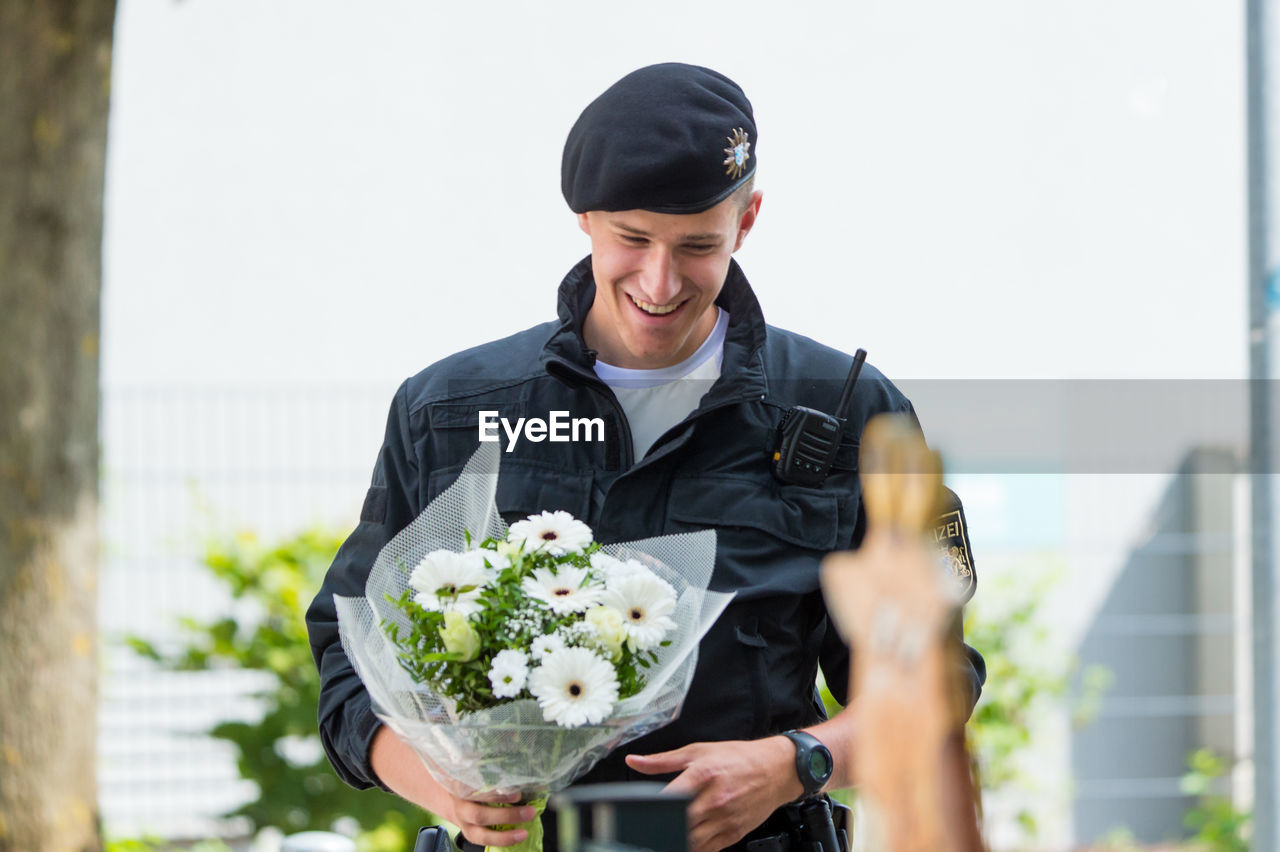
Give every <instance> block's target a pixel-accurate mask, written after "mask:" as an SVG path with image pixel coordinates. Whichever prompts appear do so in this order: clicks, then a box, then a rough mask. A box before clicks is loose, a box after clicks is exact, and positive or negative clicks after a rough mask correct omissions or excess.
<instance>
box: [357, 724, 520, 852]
mask: <svg viewBox="0 0 1280 852" xmlns="http://www.w3.org/2000/svg"><path fill="white" fill-rule="evenodd" d="M369 763H370V764H371V765H372V766H373V771H374V772H375V773H377V775H378V778H379V779H381V780H382V783H384V784H386V785H387V786H388V787H390V788H391V789H392V790H394V791H395V793H396V795H398V796H400V797H401V798H402V799H406V800H407V801H410V802H413V803H414V804H415V805H418V806H419V807H422V808H426V809H427V810H429V811H431V813H433V814H435V815H436V816H438V817H440V818H441V819H444V820H447V821H449V822H451V823H453V824H454V825H456V826H458V828H459V829H461V830H462V834H463V836H464V837H466V838H467V840H470V841H471V842H472V843H477V844H479V845H481V846H512V845H514V844H516V843H519V842H520V841H522V840H524V839H525V838H526V837H528V834H529V833H528V832H527V831H525V830H524V829H523V828H516V829H508V830H506V831H496V830H494V829H493V828H492V826H495V825H511V824H513V823H521V822H528V821H529V820H531V819H533V818H534V817H535V816H537V812H536V811H535V810H534V809H533V808H532V807H531V806H525V807H521V808H504V807H494V806H493V804H494V803H498V802H501V803H506V804H512V803H514V802H517V801H519V799H520V795H519V794H518V793H511V794H508V795H497V794H492V795H488V796H484V797H480V798H476V799H462V798H459V797H457V796H455V795H453V794H452V793H450V792H449V791H448V790H446V789H445V788H444V787H442V786H441V785H440V783H439V782H437V781H436V780H435V779H434V778H432V777H431V774H430V773H429V772H427V770H426V768H425V767H424V766H423V765H422V762H421V761H420V760H418V756H417V755H416V754H414V753H413V749H411V748H409V746H407V745H406V744H405V743H404V742H403V741H402V740H401V739H400V738H399V737H397V736H396V735H395V732H394V731H392V730H391V729H390V728H388V727H386V726H385V725H384V726H383V727H381V728H379V729H378V732H377V733H376V734H374V736H373V744H372V745H371V746H370V747H369Z"/></svg>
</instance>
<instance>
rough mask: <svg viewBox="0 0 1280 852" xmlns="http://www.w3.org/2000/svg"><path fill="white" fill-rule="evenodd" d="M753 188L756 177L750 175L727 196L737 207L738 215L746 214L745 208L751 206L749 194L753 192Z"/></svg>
mask: <svg viewBox="0 0 1280 852" xmlns="http://www.w3.org/2000/svg"><path fill="white" fill-rule="evenodd" d="M755 186H756V176H755V175H752V176H751V177H749V178H747V179H746V181H745V182H744V183H743V184H742V186H740V187H738V188H737V189H735V190H734V191H733V194H732V195H730V196H729V200H730V201H732V202H733V203H734V204H736V205H737V206H738V215H742V214H743V213H745V212H747V208H748V207H749V206H751V193H752V192H754V191H755Z"/></svg>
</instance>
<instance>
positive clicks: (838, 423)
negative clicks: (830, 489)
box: [773, 349, 867, 485]
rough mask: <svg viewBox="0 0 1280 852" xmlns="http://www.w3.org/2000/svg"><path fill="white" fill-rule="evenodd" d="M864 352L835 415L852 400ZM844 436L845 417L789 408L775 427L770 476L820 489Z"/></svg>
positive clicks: (846, 383) (856, 357)
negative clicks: (776, 428) (776, 429)
mask: <svg viewBox="0 0 1280 852" xmlns="http://www.w3.org/2000/svg"><path fill="white" fill-rule="evenodd" d="M865 360H867V350H865V349H859V350H858V351H857V352H856V353H854V356H853V366H852V367H851V368H850V369H849V375H848V377H846V378H845V380H844V390H843V391H841V392H840V404H839V407H837V408H836V411H837V412H839V413H840V415H843V414H844V412H845V409H847V408H848V407H849V402H850V400H852V399H853V386H854V385H855V384H856V383H857V381H858V374H859V373H861V372H862V362H863V361H865ZM842 434H844V417H843V416H837V415H831V414H827V413H826V412H825V411H818V410H816V409H813V408H806V407H805V406H803V405H795V406H792V407H791V409H790V410H789V411H787V413H786V415H784V416H783V418H782V422H781V423H779V424H778V444H777V447H776V448H775V449H774V452H773V475H774V476H776V477H777V478H778V479H779V480H780V481H781V482H785V483H787V484H789V485H821V484H822V482H823V480H825V479H826V478H827V474H828V473H830V472H831V463H832V462H833V461H835V458H836V451H837V450H838V449H840V436H841V435H842Z"/></svg>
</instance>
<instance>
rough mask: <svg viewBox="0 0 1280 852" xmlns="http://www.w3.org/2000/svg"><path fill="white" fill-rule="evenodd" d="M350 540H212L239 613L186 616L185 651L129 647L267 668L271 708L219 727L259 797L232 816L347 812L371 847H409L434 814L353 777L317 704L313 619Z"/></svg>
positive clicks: (263, 694) (266, 819)
mask: <svg viewBox="0 0 1280 852" xmlns="http://www.w3.org/2000/svg"><path fill="white" fill-rule="evenodd" d="M341 543H342V537H341V536H339V535H337V534H335V533H332V532H327V531H322V530H317V529H312V530H307V531H304V532H302V533H301V534H299V535H297V536H295V537H293V538H290V539H287V540H284V541H281V542H279V543H277V544H270V545H268V544H263V543H262V542H260V541H259V540H258V538H257V537H256V536H255V535H253V534H251V533H242V534H239V535H237V536H235V537H233V538H232V539H230V540H229V541H226V542H220V543H216V544H213V545H211V546H209V547H208V548H207V550H206V553H205V557H204V564H205V565H206V566H207V567H208V569H209V570H210V572H211V573H212V574H213V576H214V577H216V578H217V579H218V580H219V581H220V582H221V583H222V585H223V586H225V587H226V589H227V591H228V592H229V593H230V595H231V597H232V599H233V600H234V602H235V610H236V614H237V616H239V617H235V618H233V617H230V616H228V617H225V618H220V619H216V620H214V621H207V622H204V621H197V620H195V619H191V618H184V619H182V620H181V626H182V632H183V639H182V641H181V642H180V643H179V646H178V647H176V648H165V649H160V648H157V647H156V646H155V645H154V644H153V643H151V642H149V641H147V640H146V639H144V638H141V637H138V636H130V637H128V639H127V640H126V641H127V642H128V644H129V645H130V646H131V647H132V648H133V649H134V650H135V651H136V652H137V653H139V654H141V655H143V656H144V657H147V658H149V659H151V660H154V661H155V662H156V663H157V664H159V665H160V666H161V667H162V668H164V669H166V670H169V671H201V670H209V669H240V670H249V671H257V672H262V673H263V674H264V675H267V678H266V681H267V684H268V685H267V686H266V687H265V688H264V689H262V690H261V691H260V692H259V693H258V695H257V697H258V698H259V699H260V700H261V701H262V704H263V707H264V713H263V716H262V718H261V719H260V720H258V721H254V722H242V721H236V722H223V723H221V724H219V725H217V726H215V727H214V728H213V729H212V730H211V731H210V732H209V733H210V735H211V736H213V737H215V738H217V739H220V740H225V741H227V742H229V743H231V744H232V746H234V748H235V750H236V754H237V764H238V766H239V769H240V774H241V776H242V777H244V778H246V779H248V780H250V781H253V782H254V783H255V784H256V785H257V786H258V789H259V791H261V792H260V795H259V797H258V798H257V799H256V800H254V801H251V802H248V803H246V804H244V805H242V806H240V807H239V808H236V809H235V810H234V811H231V812H230V813H228V814H227V816H240V817H247V818H248V819H249V821H250V822H251V823H252V824H253V827H254V829H255V830H256V829H259V828H263V827H266V826H275V827H278V828H279V829H281V830H282V831H284V832H285V834H293V833H295V832H299V831H308V830H322V831H328V830H332V829H333V827H334V824H335V822H337V821H339V820H340V819H343V818H347V819H351V820H354V821H355V822H356V824H358V825H359V831H360V835H359V838H358V842H359V845H360V847H361V848H362V849H363V850H365V852H382V851H383V850H386V852H391V850H396V852H399V850H403V849H405V848H408V847H409V846H410V845H411V844H410V840H411V838H412V836H413V834H414V833H415V832H416V831H417V829H418V827H419V826H421V825H425V824H430V823H432V822H434V821H435V820H434V819H433V818H432V817H431V815H430V814H428V813H427V812H425V811H423V810H422V809H421V808H418V807H416V806H414V805H411V804H409V803H407V802H405V801H403V800H401V799H399V798H398V797H396V796H393V795H390V794H388V793H384V792H382V791H381V790H377V789H373V790H364V791H357V790H354V789H352V788H350V787H348V786H347V785H346V784H344V783H343V782H342V781H341V780H340V779H339V778H338V776H337V775H335V774H334V772H333V769H332V768H331V767H330V766H329V763H328V761H327V760H326V759H325V757H324V755H323V753H322V752H321V751H320V748H319V736H318V734H317V733H316V706H317V703H318V701H319V696H320V676H319V674H318V673H317V671H316V667H315V663H314V662H313V661H312V658H311V648H310V645H309V643H308V640H307V630H306V624H305V621H304V613H305V611H306V607H307V606H308V605H309V604H310V602H311V598H312V597H313V596H314V595H315V592H316V590H317V589H318V588H319V587H320V582H321V580H322V579H323V576H324V572H325V570H326V569H327V568H328V567H329V564H330V562H332V561H333V556H334V554H335V553H336V552H337V549H338V546H339V545H340V544H341Z"/></svg>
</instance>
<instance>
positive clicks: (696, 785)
mask: <svg viewBox="0 0 1280 852" xmlns="http://www.w3.org/2000/svg"><path fill="white" fill-rule="evenodd" d="M795 754H796V750H795V746H793V745H792V744H791V741H790V740H788V739H787V738H786V737H766V738H765V739H762V740H750V741H747V740H730V741H728V742H715V743H691V744H690V745H687V746H685V747H683V748H678V749H676V750H674V751H664V752H660V753H658V754H650V755H641V754H631V755H627V765H628V766H630V767H631V768H632V769H634V770H636V771H637V772H643V773H645V774H646V775H654V774H659V773H664V772H679V773H680V774H679V775H678V776H676V778H675V779H674V780H673V781H672V782H671V783H670V784H668V785H667V787H666V789H667V790H670V791H672V792H681V793H688V794H690V795H692V796H693V801H692V802H691V803H690V804H689V849H690V852H718V850H720V849H724V848H725V847H726V846H730V845H732V844H734V843H737V842H738V841H739V840H741V839H742V838H743V837H744V836H745V835H746V834H747V832H749V831H751V829H753V828H755V827H756V826H758V825H760V823H762V822H764V821H765V820H766V819H768V818H769V814H771V813H773V812H774V811H775V810H777V809H778V808H779V807H781V806H782V805H784V804H786V803H787V802H790V801H793V800H795V799H797V798H799V796H800V794H801V793H803V792H804V788H803V787H802V786H801V784H800V779H799V778H798V777H796V771H795Z"/></svg>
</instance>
